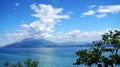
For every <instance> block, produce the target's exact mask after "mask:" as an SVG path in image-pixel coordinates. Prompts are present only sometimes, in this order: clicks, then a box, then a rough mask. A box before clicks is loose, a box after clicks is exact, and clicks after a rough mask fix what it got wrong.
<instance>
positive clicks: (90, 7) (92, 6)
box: [88, 5, 96, 9]
mask: <svg viewBox="0 0 120 67" xmlns="http://www.w3.org/2000/svg"><path fill="white" fill-rule="evenodd" d="M94 7H96V5H91V6H88V8H89V9H92V8H94Z"/></svg>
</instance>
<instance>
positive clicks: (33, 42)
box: [5, 38, 56, 48]
mask: <svg viewBox="0 0 120 67" xmlns="http://www.w3.org/2000/svg"><path fill="white" fill-rule="evenodd" d="M52 46H56V45H55V43H54V42H51V41H48V40H44V39H34V38H27V39H23V40H21V41H19V42H15V43H12V44H9V45H7V46H5V48H37V47H38V48H39V47H52Z"/></svg>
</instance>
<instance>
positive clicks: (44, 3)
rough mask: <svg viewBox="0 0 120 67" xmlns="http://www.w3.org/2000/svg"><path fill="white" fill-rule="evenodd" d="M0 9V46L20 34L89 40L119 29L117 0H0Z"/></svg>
mask: <svg viewBox="0 0 120 67" xmlns="http://www.w3.org/2000/svg"><path fill="white" fill-rule="evenodd" d="M0 9H1V10H0V21H1V22H0V25H1V26H0V30H1V31H0V36H1V38H0V43H1V45H0V46H4V45H6V44H9V43H12V42H15V41H20V40H22V39H24V38H39V39H41V38H42V39H47V40H51V41H54V42H58V41H59V42H68V41H70V42H71V41H73V42H91V41H94V40H99V39H100V37H101V35H102V34H103V33H104V32H105V31H107V30H108V29H120V19H119V17H120V1H119V0H0ZM6 41H7V42H6Z"/></svg>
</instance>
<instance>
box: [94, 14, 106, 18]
mask: <svg viewBox="0 0 120 67" xmlns="http://www.w3.org/2000/svg"><path fill="white" fill-rule="evenodd" d="M95 16H96V17H97V18H103V17H105V16H106V14H98V15H95Z"/></svg>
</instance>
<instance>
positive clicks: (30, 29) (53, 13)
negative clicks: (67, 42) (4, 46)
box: [2, 4, 70, 43]
mask: <svg viewBox="0 0 120 67" xmlns="http://www.w3.org/2000/svg"><path fill="white" fill-rule="evenodd" d="M17 5H19V4H16V6H17ZM30 8H31V9H32V10H33V11H34V12H35V13H34V14H32V16H34V17H36V18H37V20H35V21H33V22H31V23H30V24H25V23H24V24H22V25H21V28H20V29H19V30H17V32H15V33H8V34H6V35H5V36H6V37H7V38H8V39H9V40H8V41H9V42H15V41H19V40H21V39H24V38H30V37H32V38H46V39H48V38H50V37H52V35H51V34H50V33H51V32H53V31H54V26H55V24H56V23H58V22H60V21H61V19H69V18H70V16H69V15H68V14H64V13H63V10H64V9H63V8H54V7H53V6H52V5H46V4H38V5H36V4H32V5H31V6H30ZM2 43H3V42H2Z"/></svg>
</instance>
